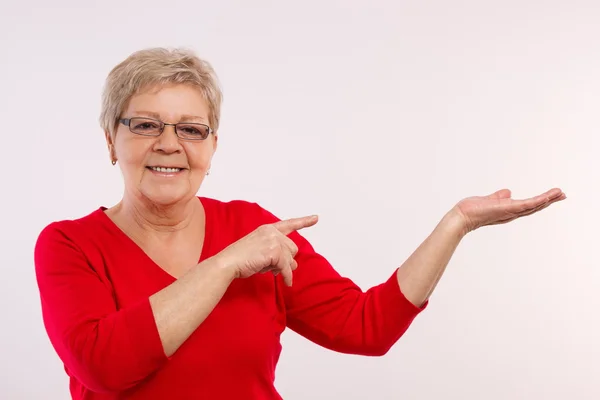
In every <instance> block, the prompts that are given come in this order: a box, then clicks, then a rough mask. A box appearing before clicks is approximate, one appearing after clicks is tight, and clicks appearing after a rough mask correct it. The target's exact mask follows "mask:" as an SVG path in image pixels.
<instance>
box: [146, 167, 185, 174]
mask: <svg viewBox="0 0 600 400" xmlns="http://www.w3.org/2000/svg"><path fill="white" fill-rule="evenodd" d="M146 168H148V169H150V170H152V171H155V172H162V173H171V174H173V173H176V172H180V171H183V170H184V169H186V168H182V167H163V166H160V167H159V166H155V167H146Z"/></svg>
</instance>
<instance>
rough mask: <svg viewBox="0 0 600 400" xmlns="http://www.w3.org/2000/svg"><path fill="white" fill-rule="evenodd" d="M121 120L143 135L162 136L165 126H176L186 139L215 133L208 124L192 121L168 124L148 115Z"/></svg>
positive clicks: (179, 133) (181, 135)
mask: <svg viewBox="0 0 600 400" xmlns="http://www.w3.org/2000/svg"><path fill="white" fill-rule="evenodd" d="M119 122H120V123H122V124H123V125H125V126H128V127H129V130H130V131H131V132H133V133H135V134H137V135H143V136H160V135H161V134H162V133H163V131H164V130H165V126H172V127H174V128H175V134H176V135H177V136H178V137H179V138H180V139H185V140H204V139H206V138H207V137H208V135H210V134H211V133H213V131H212V129H211V128H210V127H209V126H208V125H205V124H198V123H192V122H180V123H177V124H167V123H165V122H162V121H159V120H157V119H152V118H146V117H135V118H123V119H120V120H119Z"/></svg>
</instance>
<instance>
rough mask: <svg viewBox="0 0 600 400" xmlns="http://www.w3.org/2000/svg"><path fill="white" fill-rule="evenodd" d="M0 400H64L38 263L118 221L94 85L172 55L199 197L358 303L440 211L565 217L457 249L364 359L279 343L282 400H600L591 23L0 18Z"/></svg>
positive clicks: (315, 8)
mask: <svg viewBox="0 0 600 400" xmlns="http://www.w3.org/2000/svg"><path fill="white" fill-rule="evenodd" d="M0 45H1V50H2V51H1V53H0V57H1V62H0V113H1V115H0V117H1V118H0V122H1V125H0V126H1V128H0V131H1V142H0V143H1V157H0V159H1V163H2V166H3V170H4V173H3V174H2V175H3V176H2V183H1V185H0V190H1V192H2V196H1V197H0V202H1V203H0V205H1V210H2V218H1V220H2V229H1V230H0V235H1V242H0V246H1V252H0V274H1V275H0V276H1V281H0V282H1V285H2V290H0V324H1V329H0V355H1V356H0V397H1V398H2V399H9V400H13V399H66V398H68V383H67V378H66V375H65V373H64V371H63V370H62V365H61V363H60V362H59V360H58V357H57V356H56V355H55V353H54V351H53V349H52V348H51V346H50V343H49V341H48V340H47V337H46V334H45V331H44V328H43V325H42V321H41V315H40V307H39V297H38V292H37V286H36V283H35V277H34V267H33V253H32V251H33V246H34V243H35V240H36V238H37V235H38V234H39V231H40V230H41V229H42V228H43V227H44V226H45V225H46V224H48V223H49V222H51V221H54V220H58V219H65V218H77V217H80V216H82V215H85V214H87V213H89V212H91V211H93V210H94V209H96V208H97V207H99V206H100V205H105V206H110V205H112V204H114V203H115V202H117V201H118V200H119V198H120V195H121V192H122V180H121V176H120V173H119V169H118V168H117V167H112V166H111V165H110V163H109V158H108V153H107V151H106V146H105V143H104V137H103V133H102V132H101V130H100V128H99V125H98V115H99V110H100V93H101V89H102V85H103V83H104V79H105V77H106V75H107V73H108V72H109V70H110V69H111V68H112V67H113V66H114V65H115V64H117V63H118V62H120V61H121V60H122V59H124V58H125V57H127V56H128V55H129V54H130V53H131V52H133V51H135V50H138V49H141V48H144V47H151V46H186V47H190V48H192V49H194V50H196V51H197V52H198V54H199V55H200V56H201V57H203V58H206V59H208V60H209V61H210V62H211V63H212V64H213V65H214V67H215V68H216V70H217V73H218V74H219V77H220V79H221V81H222V84H223V89H224V93H225V103H224V108H223V115H222V118H223V119H222V121H223V122H222V128H221V130H220V147H219V150H218V152H217V154H216V157H215V160H214V162H213V168H212V171H211V175H210V176H209V177H208V180H207V181H206V182H205V185H204V186H203V187H202V189H201V191H200V194H202V195H204V196H210V197H216V198H219V199H222V200H228V199H233V198H241V199H245V200H251V201H257V202H259V203H261V204H262V205H263V206H264V207H266V208H268V209H270V210H271V211H273V212H274V213H276V214H277V215H279V216H280V217H291V216H300V215H303V214H309V213H318V214H319V215H320V217H321V221H320V222H319V224H318V225H317V226H316V227H314V228H311V230H308V231H305V232H304V234H305V235H306V236H307V237H308V238H309V239H310V240H311V242H312V243H313V245H314V246H315V247H316V248H317V250H318V251H319V252H321V253H322V254H324V255H325V256H326V257H327V258H328V259H329V260H330V261H331V262H332V263H333V265H334V266H335V267H336V268H337V269H338V270H339V271H340V272H341V273H342V274H344V275H347V276H349V277H351V278H353V279H354V280H355V281H356V283H358V284H359V285H360V286H361V287H363V288H364V289H366V288H368V287H370V286H371V285H374V284H377V283H380V282H381V281H383V280H384V279H386V278H387V277H388V276H389V275H390V273H391V271H392V270H393V269H394V268H395V267H396V266H398V265H399V264H400V263H402V262H403V261H404V260H405V259H406V258H407V257H408V255H409V254H410V253H411V252H412V251H413V250H414V249H415V248H416V247H417V245H418V244H419V243H420V242H421V241H422V240H423V239H424V238H425V237H426V235H427V234H428V233H429V232H430V231H431V230H432V229H433V227H434V226H435V224H436V223H437V222H438V221H439V219H440V218H441V217H442V215H443V214H444V213H445V212H446V211H447V210H449V209H450V208H451V207H452V206H453V205H454V204H455V203H456V202H457V201H459V200H460V199H461V198H463V197H467V196H471V195H485V194H488V193H491V192H493V191H495V190H497V189H501V188H503V187H508V188H510V189H512V190H513V193H514V196H515V197H517V198H523V197H529V196H532V195H536V194H538V193H541V192H543V191H545V190H547V189H550V188H552V187H555V186H558V187H561V188H562V189H563V190H564V191H565V192H566V193H567V195H568V197H569V198H568V199H567V201H565V202H562V203H559V204H557V205H555V206H552V207H551V208H549V209H547V210H545V211H544V212H543V213H540V214H536V215H535V216H532V217H528V218H526V219H521V220H518V221H515V222H513V223H511V224H510V225H503V226H498V227H490V228H485V229H482V230H480V231H476V232H474V233H472V234H470V235H469V236H468V237H467V238H466V239H465V240H464V242H463V243H462V244H461V246H460V247H459V250H458V251H457V253H456V255H455V257H454V258H453V260H452V261H451V263H450V266H449V268H448V270H447V272H446V274H445V276H444V277H443V279H442V281H441V283H440V285H439V287H438V290H437V291H436V292H435V293H434V295H433V297H432V299H431V303H430V306H429V307H428V309H427V310H426V311H425V312H424V313H423V314H421V315H420V316H419V317H418V318H417V320H416V321H415V323H414V325H413V326H412V327H411V329H410V330H409V331H408V332H407V333H406V335H405V336H404V337H403V338H402V339H401V340H400V341H399V342H398V344H397V345H396V346H395V347H394V348H393V350H392V351H391V352H390V353H388V355H387V356H385V357H383V358H364V357H357V356H349V355H340V354H336V353H333V352H329V351H327V350H324V349H322V348H319V347H317V346H316V345H314V344H312V343H309V342H308V341H306V340H305V339H303V338H301V337H299V336H297V335H296V334H294V333H291V332H286V333H285V334H284V337H283V341H284V343H283V344H284V351H283V354H282V359H281V362H280V364H279V368H278V372H277V382H276V384H277V387H278V389H279V390H280V392H281V393H282V395H283V396H284V398H285V399H286V400H294V399H440V398H444V399H461V400H465V399H473V400H475V399H477V400H479V399H486V400H497V399H544V400H553V399H561V400H562V399H598V398H600V378H599V377H600V361H599V359H600V345H599V340H598V339H599V338H600V321H599V313H598V310H599V308H600V294H599V293H598V290H599V288H600V268H599V267H600V262H599V260H598V238H599V235H598V224H599V222H600V218H599V217H600V213H599V211H598V202H599V199H600V188H599V186H600V185H599V180H598V175H599V171H600V161H599V159H598V154H599V148H598V147H599V145H600V139H599V138H598V137H599V134H600V133H599V129H598V128H599V117H600V113H599V110H600V3H599V2H597V1H587V2H585V1H569V2H567V1H557V0H553V1H548V0H546V1H541V0H540V1H533V0H527V1H524V0H521V1H514V0H511V1H503V2H497V1H476V0H472V1H443V0H436V1H410V2H407V1H403V2H398V1H392V0H387V1H384V0H377V1H373V0H368V1H367V0H364V1H359V0H353V1H341V0H340V1H332V0H320V1H316V0H313V1H306V0H305V1H301V2H291V1H285V2H281V1H280V2H275V1H257V0H254V1H251V2H248V1H241V0H240V1H210V2H209V1H193V2H192V1H176V0H170V1H161V2H157V1H148V0H145V1H141V0H139V1H130V2H121V1H118V2H117V1H93V2H83V1H51V2H46V1H41V0H36V1H30V2H14V1H9V2H6V1H4V2H2V5H1V7H0Z"/></svg>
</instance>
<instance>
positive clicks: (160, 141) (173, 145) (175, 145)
mask: <svg viewBox="0 0 600 400" xmlns="http://www.w3.org/2000/svg"><path fill="white" fill-rule="evenodd" d="M154 150H156V151H160V152H163V153H167V154H171V153H178V152H181V150H182V146H181V143H180V142H179V138H178V137H177V133H175V127H174V126H171V125H167V126H165V128H164V130H163V132H162V134H161V135H160V136H158V137H157V138H156V143H155V145H154Z"/></svg>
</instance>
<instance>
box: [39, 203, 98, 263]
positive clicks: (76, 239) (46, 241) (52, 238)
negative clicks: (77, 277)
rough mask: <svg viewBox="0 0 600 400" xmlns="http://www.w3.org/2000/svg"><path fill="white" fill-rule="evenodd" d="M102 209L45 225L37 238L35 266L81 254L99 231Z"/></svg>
mask: <svg viewBox="0 0 600 400" xmlns="http://www.w3.org/2000/svg"><path fill="white" fill-rule="evenodd" d="M101 214H103V210H102V208H98V209H96V210H94V211H92V212H90V213H89V214H87V215H84V216H82V217H79V218H73V219H63V220H55V221H52V222H50V223H48V224H47V225H45V226H44V227H43V228H42V229H41V231H40V233H39V234H38V236H37V239H36V241H35V246H34V258H35V263H36V265H37V266H39V265H43V264H45V262H44V261H45V260H48V259H57V258H62V257H64V256H65V255H66V254H67V253H70V254H82V253H85V250H86V249H87V248H89V247H90V244H91V243H93V241H94V240H93V238H94V237H96V236H97V235H98V234H99V233H100V231H101V226H102V224H101V217H102V215H101Z"/></svg>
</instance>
